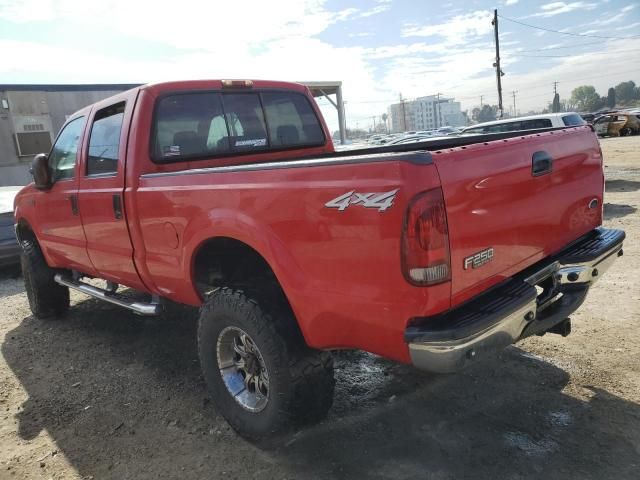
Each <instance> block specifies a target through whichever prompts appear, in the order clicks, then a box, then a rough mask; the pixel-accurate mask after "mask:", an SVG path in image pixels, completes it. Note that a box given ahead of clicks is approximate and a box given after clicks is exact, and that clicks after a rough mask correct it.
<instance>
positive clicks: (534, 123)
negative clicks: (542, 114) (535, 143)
mask: <svg viewBox="0 0 640 480" xmlns="http://www.w3.org/2000/svg"><path fill="white" fill-rule="evenodd" d="M522 123H523V128H522V130H535V129H537V128H550V127H552V126H553V125H552V124H551V120H549V119H548V118H536V119H534V120H525V121H524V122H522Z"/></svg>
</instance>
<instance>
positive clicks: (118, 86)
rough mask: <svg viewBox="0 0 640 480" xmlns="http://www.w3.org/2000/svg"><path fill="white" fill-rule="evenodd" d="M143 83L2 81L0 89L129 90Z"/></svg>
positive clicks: (28, 90) (31, 90) (62, 90)
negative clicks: (24, 82) (23, 82)
mask: <svg viewBox="0 0 640 480" xmlns="http://www.w3.org/2000/svg"><path fill="white" fill-rule="evenodd" d="M141 85H143V84H142V83H89V84H71V83H64V84H62V83H61V84H55V83H49V84H22V83H2V84H0V91H17V92H33V91H45V92H90V91H108V90H129V89H131V88H136V87H139V86H141Z"/></svg>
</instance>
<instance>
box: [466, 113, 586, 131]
mask: <svg viewBox="0 0 640 480" xmlns="http://www.w3.org/2000/svg"><path fill="white" fill-rule="evenodd" d="M585 124H586V122H585V121H584V120H583V119H582V117H581V116H580V115H578V114H577V113H572V112H571V113H546V114H541V115H531V116H528V117H518V118H504V119H502V120H495V121H493V122H486V123H480V124H477V125H472V126H470V127H466V128H463V129H462V132H461V134H462V135H470V134H475V135H477V134H482V133H499V132H514V131H522V130H536V129H540V128H559V127H574V126H578V125H585Z"/></svg>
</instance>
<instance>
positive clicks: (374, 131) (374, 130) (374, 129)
mask: <svg viewBox="0 0 640 480" xmlns="http://www.w3.org/2000/svg"><path fill="white" fill-rule="evenodd" d="M371 118H373V133H376V116H375V115H374V116H372V117H371Z"/></svg>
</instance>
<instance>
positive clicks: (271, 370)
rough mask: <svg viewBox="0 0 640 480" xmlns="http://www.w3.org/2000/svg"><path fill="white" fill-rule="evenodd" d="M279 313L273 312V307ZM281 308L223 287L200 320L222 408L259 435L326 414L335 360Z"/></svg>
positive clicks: (211, 384)
mask: <svg viewBox="0 0 640 480" xmlns="http://www.w3.org/2000/svg"><path fill="white" fill-rule="evenodd" d="M274 313H275V312H274ZM286 315H287V314H283V313H281V314H280V316H276V317H275V318H274V317H272V316H271V315H269V314H268V313H266V312H265V311H263V309H262V308H261V306H260V305H259V304H258V303H257V302H256V301H255V300H253V299H251V298H248V297H247V296H245V294H244V293H242V292H240V291H237V290H231V289H226V288H223V289H219V290H216V291H215V292H213V293H212V294H211V295H210V296H209V297H208V298H207V300H206V302H205V303H204V305H203V307H202V309H201V312H200V319H199V327H198V353H199V356H200V364H201V366H202V370H203V374H204V377H205V380H206V383H207V386H208V388H209V391H210V394H211V397H212V399H213V402H214V404H215V406H216V408H217V409H218V411H219V413H220V414H221V415H222V416H223V417H224V418H225V419H226V420H227V422H229V424H230V425H231V426H232V427H233V428H234V429H235V430H236V431H237V432H238V433H239V434H241V435H242V436H244V437H247V438H250V439H254V440H259V439H261V438H265V437H267V436H269V435H273V434H277V433H282V432H284V431H286V430H288V429H289V428H291V427H292V426H294V425H295V424H299V423H305V422H309V421H315V420H319V419H320V418H322V417H323V416H324V415H326V413H327V411H328V410H329V408H331V404H332V402H333V390H334V384H335V381H334V378H333V360H332V357H331V355H330V354H329V353H328V352H321V351H317V350H313V349H310V348H309V347H307V346H306V345H305V344H304V341H303V340H302V338H301V336H300V335H299V334H297V335H296V334H295V333H296V332H294V333H293V334H292V332H291V331H290V330H289V331H288V330H287V329H286V328H284V327H286V326H290V325H291V324H290V323H288V320H291V318H290V317H289V318H287V317H286Z"/></svg>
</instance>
